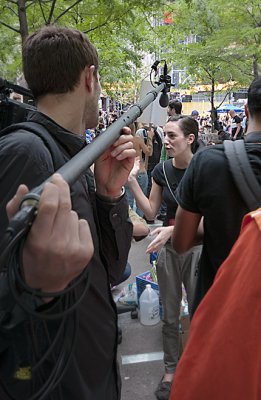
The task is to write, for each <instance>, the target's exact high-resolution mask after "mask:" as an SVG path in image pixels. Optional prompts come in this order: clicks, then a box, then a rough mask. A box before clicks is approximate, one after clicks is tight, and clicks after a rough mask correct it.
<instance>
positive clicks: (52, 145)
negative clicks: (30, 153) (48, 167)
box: [0, 121, 65, 171]
mask: <svg viewBox="0 0 261 400" xmlns="http://www.w3.org/2000/svg"><path fill="white" fill-rule="evenodd" d="M20 129H21V130H25V131H28V132H32V133H34V134H35V135H37V136H38V137H39V138H40V139H42V141H43V143H44V145H45V146H46V147H47V148H48V150H49V152H50V154H51V157H52V161H53V166H54V170H55V171H57V169H59V168H60V167H61V166H62V165H64V164H65V160H64V158H63V155H62V152H61V150H60V149H59V147H58V144H57V143H56V141H55V140H54V139H53V137H52V135H51V134H50V133H49V131H48V130H47V129H46V128H45V127H44V126H43V125H41V124H39V123H37V122H31V121H27V122H21V123H18V124H13V125H10V126H8V127H6V128H5V129H3V130H2V131H1V132H0V136H4V135H7V134H9V133H12V132H15V131H18V130H20Z"/></svg>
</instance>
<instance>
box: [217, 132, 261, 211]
mask: <svg viewBox="0 0 261 400" xmlns="http://www.w3.org/2000/svg"><path fill="white" fill-rule="evenodd" d="M224 149H225V155H226V157H227V160H228V164H229V167H230V171H231V173H232V175H233V178H234V181H235V184H236V186H237V188H238V190H239V192H240V194H241V196H242V198H243V199H244V201H245V203H246V204H247V206H248V208H249V210H255V209H256V208H258V207H260V204H261V187H260V184H259V182H258V180H257V179H256V177H255V174H254V172H253V170H252V168H251V165H250V162H249V159H248V156H247V153H246V149H245V144H244V141H243V140H236V141H231V140H225V141H224Z"/></svg>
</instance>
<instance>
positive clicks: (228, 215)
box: [172, 77, 261, 312]
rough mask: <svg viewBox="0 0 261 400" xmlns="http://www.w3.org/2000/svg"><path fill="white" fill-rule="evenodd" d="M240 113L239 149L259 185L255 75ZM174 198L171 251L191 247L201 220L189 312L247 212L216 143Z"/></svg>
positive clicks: (260, 113)
mask: <svg viewBox="0 0 261 400" xmlns="http://www.w3.org/2000/svg"><path fill="white" fill-rule="evenodd" d="M245 113H246V116H247V117H248V121H249V122H248V131H247V134H246V136H245V141H244V144H245V149H246V152H247V156H248V158H249V161H250V164H251V167H252V170H253V172H254V174H255V176H256V178H257V180H258V182H259V184H260V185H261V172H260V171H261V146H260V143H261V77H258V78H257V79H255V80H254V81H253V82H252V83H251V85H250V86H249V89H248V101H247V105H246V106H245ZM176 196H177V200H178V203H179V207H178V210H177V213H176V220H175V230H174V231H173V236H172V241H173V242H172V243H173V247H174V249H175V250H176V251H177V252H179V253H183V252H185V251H187V250H188V249H189V248H191V246H193V245H195V244H196V243H197V241H198V239H199V237H200V235H202V234H203V232H202V231H201V232H200V231H199V230H198V227H199V224H200V221H201V219H202V217H204V218H203V225H204V237H203V250H202V256H201V259H200V265H199V277H198V281H197V289H196V293H195V301H194V305H193V312H194V311H195V310H196V308H197V306H198V305H199V303H200V301H201V300H202V299H203V297H204V296H205V294H206V293H207V291H208V290H209V288H210V287H211V285H212V283H213V280H214V278H215V275H216V273H217V271H218V268H219V267H220V265H221V264H222V262H223V261H224V260H225V259H226V258H227V256H228V254H229V252H230V250H231V248H232V246H233V244H234V243H235V241H236V239H237V238H238V235H239V232H240V226H241V221H242V219H243V217H244V215H245V214H247V213H248V212H249V211H252V210H249V208H248V206H247V205H246V204H245V201H244V199H243V198H242V196H241V194H240V193H239V190H238V188H237V186H236V185H235V183H234V180H233V176H232V173H231V171H230V168H229V164H228V160H227V157H226V155H225V153H224V146H223V145H221V144H220V145H216V146H208V147H207V148H206V149H205V150H203V151H200V152H198V153H197V154H195V156H194V157H193V159H192V161H191V163H190V165H189V167H188V169H187V171H186V174H185V175H184V177H183V179H182V182H181V183H180V185H179V188H178V191H177V194H176ZM201 239H202V237H201Z"/></svg>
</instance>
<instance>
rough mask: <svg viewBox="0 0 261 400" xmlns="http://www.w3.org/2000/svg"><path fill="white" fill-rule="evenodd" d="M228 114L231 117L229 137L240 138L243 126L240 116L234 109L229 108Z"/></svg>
mask: <svg viewBox="0 0 261 400" xmlns="http://www.w3.org/2000/svg"><path fill="white" fill-rule="evenodd" d="M229 115H230V117H231V139H232V140H239V139H242V136H243V128H242V126H241V118H240V117H239V116H238V115H237V114H236V112H235V111H234V110H229Z"/></svg>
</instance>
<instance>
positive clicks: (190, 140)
mask: <svg viewBox="0 0 261 400" xmlns="http://www.w3.org/2000/svg"><path fill="white" fill-rule="evenodd" d="M195 139H196V138H195V135H194V133H190V134H189V135H188V136H187V140H188V143H189V144H192V143H193V142H195Z"/></svg>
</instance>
